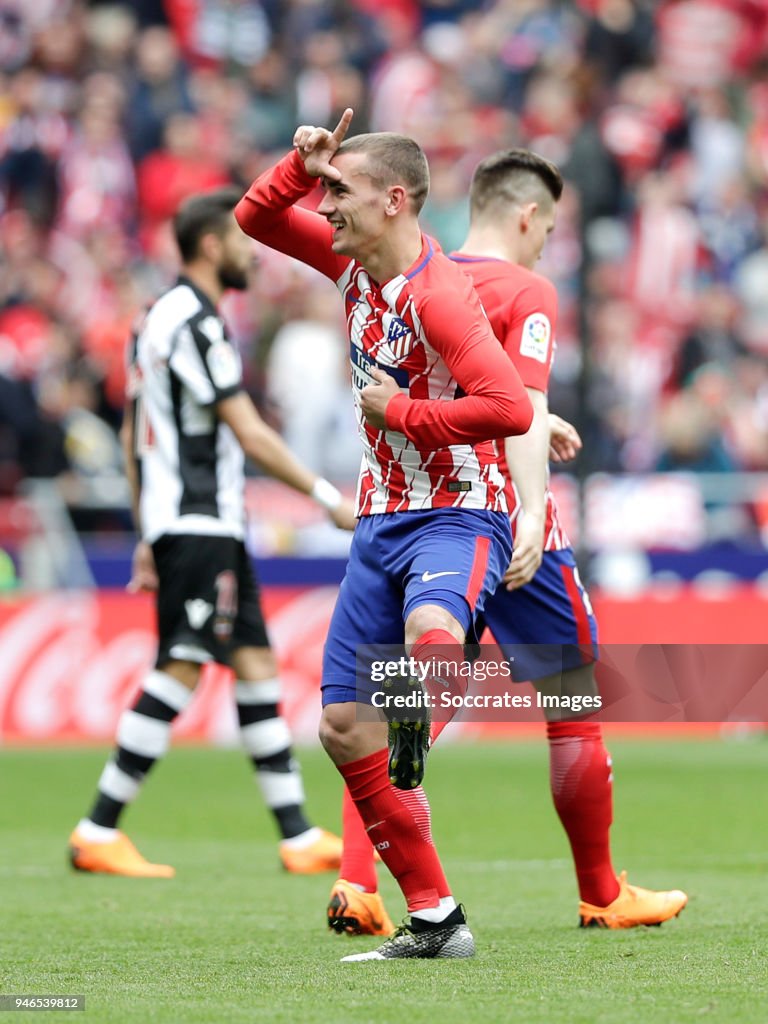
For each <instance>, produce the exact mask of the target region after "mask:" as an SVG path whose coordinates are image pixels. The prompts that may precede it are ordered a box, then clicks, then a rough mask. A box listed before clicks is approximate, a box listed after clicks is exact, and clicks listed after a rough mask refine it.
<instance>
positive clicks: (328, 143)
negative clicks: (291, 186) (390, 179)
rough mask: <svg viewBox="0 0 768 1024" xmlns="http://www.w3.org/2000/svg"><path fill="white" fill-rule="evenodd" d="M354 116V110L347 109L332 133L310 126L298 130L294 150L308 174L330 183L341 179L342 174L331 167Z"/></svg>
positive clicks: (303, 126)
mask: <svg viewBox="0 0 768 1024" xmlns="http://www.w3.org/2000/svg"><path fill="white" fill-rule="evenodd" d="M353 115H354V111H353V110H352V108H351V107H347V109H346V110H345V111H344V113H343V114H342V115H341V120H340V121H339V123H338V124H337V125H336V127H335V128H334V129H333V131H332V132H331V131H329V130H328V129H327V128H315V127H314V126H313V125H310V124H303V125H300V127H298V128H297V129H296V132H295V133H294V136H293V148H294V149H295V150H296V151H297V153H298V154H299V156H300V157H301V159H302V160H303V161H304V168H305V170H306V172H307V174H311V175H313V176H314V177H316V178H327V179H328V180H329V181H338V180H339V179H340V178H341V172H340V171H338V170H336V168H335V167H333V166H332V165H331V160H332V159H333V156H334V154H335V153H336V150H337V149H338V148H339V146H340V145H341V144H342V142H343V141H344V136H345V135H346V134H347V129H348V128H349V126H350V124H351V122H352V117H353Z"/></svg>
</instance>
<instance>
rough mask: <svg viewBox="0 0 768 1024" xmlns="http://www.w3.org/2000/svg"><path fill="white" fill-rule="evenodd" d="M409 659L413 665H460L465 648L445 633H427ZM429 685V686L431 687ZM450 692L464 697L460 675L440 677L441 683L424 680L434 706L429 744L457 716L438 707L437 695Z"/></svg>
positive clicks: (453, 711) (414, 647)
mask: <svg viewBox="0 0 768 1024" xmlns="http://www.w3.org/2000/svg"><path fill="white" fill-rule="evenodd" d="M411 657H412V658H415V659H416V661H423V662H425V663H426V662H430V661H434V662H448V663H451V664H456V665H460V664H461V663H462V662H463V661H464V644H462V643H459V641H458V640H457V639H456V637H455V636H454V635H453V634H452V633H449V632H448V630H447V629H428V630H427V632H426V633H422V634H421V636H420V637H418V639H416V640H414V642H413V645H412V646H411ZM430 684H432V685H430ZM444 688H446V689H449V690H450V691H451V693H452V694H454V695H459V696H464V694H465V693H466V689H467V680H466V679H465V678H463V677H462V676H461V675H457V674H453V675H450V676H448V677H447V678H446V677H443V678H442V679H441V680H440V682H434V683H433V681H432V680H430V679H429V678H427V689H428V691H429V693H430V695H431V696H432V698H433V700H434V701H435V702H436V704H435V705H433V711H432V742H433V743H434V742H435V740H436V739H437V737H438V736H439V735H440V733H441V732H442V731H443V729H444V728H445V726H446V724H447V723H448V722H450V720H451V719H452V718H453V716H454V715H455V714H456V708H453V709H451V708H442V707H440V705H439V704H438V703H437V701H438V700H439V694H440V692H441V691H442V690H443V689H444Z"/></svg>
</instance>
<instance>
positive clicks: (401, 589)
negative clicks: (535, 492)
mask: <svg viewBox="0 0 768 1024" xmlns="http://www.w3.org/2000/svg"><path fill="white" fill-rule="evenodd" d="M511 555H512V540H511V534H510V529H509V518H508V516H507V515H506V514H505V513H503V512H489V511H484V510H474V509H456V508H440V509H428V510H425V511H420V512H388V513H383V514H380V515H372V516H363V517H362V518H361V519H360V521H359V522H358V524H357V527H356V529H355V533H354V536H353V539H352V547H351V549H350V554H349V562H348V564H347V571H346V575H345V576H344V579H343V580H342V583H341V587H340V589H339V596H338V598H337V600H336V607H335V608H334V612H333V615H332V617H331V623H330V627H329V630H328V638H327V640H326V643H325V649H324V651H323V682H322V688H323V704H324V705H325V704H340V703H345V702H347V701H354V700H359V699H363V700H365V695H364V694H363V695H361V694H360V693H359V692H358V690H357V689H356V681H358V682H360V681H361V680H360V669H359V665H358V653H359V651H360V650H361V648H366V649H370V647H371V645H385V646H386V647H400V648H402V645H403V643H404V639H405V620H406V619H407V618H408V616H409V615H410V613H411V612H412V611H413V610H414V608H418V607H419V606H420V605H424V604H436V605H440V606H441V607H443V608H445V609H446V610H447V611H449V612H450V613H451V615H453V616H454V617H455V618H456V619H457V620H458V621H459V622H460V623H461V624H462V626H463V627H464V630H465V632H466V633H467V634H469V635H470V636H474V633H473V627H474V622H475V618H476V616H477V615H478V614H479V613H481V612H482V610H483V606H484V604H485V600H486V598H487V597H488V595H489V594H492V593H493V592H494V590H495V589H496V587H497V586H498V584H499V582H500V581H501V578H502V576H503V575H504V572H505V570H506V568H507V566H508V565H509V560H510V558H511ZM362 682H364V681H362Z"/></svg>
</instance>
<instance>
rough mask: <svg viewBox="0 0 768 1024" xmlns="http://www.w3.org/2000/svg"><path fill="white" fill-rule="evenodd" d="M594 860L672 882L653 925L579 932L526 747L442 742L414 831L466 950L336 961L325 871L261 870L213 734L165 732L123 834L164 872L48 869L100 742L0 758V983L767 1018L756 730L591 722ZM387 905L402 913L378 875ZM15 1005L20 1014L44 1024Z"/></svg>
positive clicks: (536, 1012)
mask: <svg viewBox="0 0 768 1024" xmlns="http://www.w3.org/2000/svg"><path fill="white" fill-rule="evenodd" d="M609 747H610V749H611V752H612V754H613V758H614V766H615V774H616V790H615V798H616V799H615V804H616V815H615V816H616V821H615V824H614V829H613V839H614V854H615V864H616V868H617V870H619V869H621V868H627V869H628V871H629V875H630V881H632V880H634V881H636V882H637V883H639V884H641V885H647V886H653V887H656V888H665V887H666V888H683V889H686V890H687V891H688V892H689V894H690V902H689V904H688V907H687V909H686V910H685V911H684V913H683V914H682V915H681V916H680V917H679V918H678V919H676V920H674V921H671V922H668V923H667V924H665V925H664V926H663V927H661V928H648V929H635V930H632V931H626V932H609V931H602V930H596V929H586V930H580V929H578V928H577V927H576V922H577V897H576V887H575V882H574V877H573V869H572V866H571V862H570V858H569V854H568V849H567V844H566V840H565V837H564V834H563V833H562V830H561V828H560V825H559V822H558V821H557V818H556V816H555V813H554V810H553V808H552V804H551V800H550V796H549V790H548V782H547V754H546V747H545V744H544V742H543V740H542V742H531V741H528V742H518V743H510V744H507V745H483V746H463V745H453V746H451V745H445V746H444V747H443V749H442V750H441V749H440V748H439V747H438V748H437V749H436V750H435V752H434V754H433V756H432V758H431V761H430V764H429V769H428V779H427V782H428V786H427V788H428V791H429V794H430V797H431V801H432V807H433V818H434V833H435V838H436V841H437V844H438V848H439V849H440V851H441V854H442V856H443V859H444V862H445V866H446V869H447V872H448V875H449V878H450V879H451V880H452V883H453V887H454V891H455V893H456V895H457V897H458V898H459V899H461V900H462V901H463V902H464V903H465V905H466V907H467V912H468V917H469V921H470V924H471V926H472V928H473V931H474V933H475V937H476V940H477V944H478V955H477V957H476V958H475V959H474V960H469V961H437V962H435V961H431V962H430V961H420V962H394V963H362V964H341V963H339V962H338V961H339V957H341V956H342V955H344V954H345V953H347V952H351V951H355V950H362V949H367V948H369V947H370V946H371V945H373V944H375V940H371V939H365V938H356V939H352V938H348V937H347V936H336V935H332V934H331V933H329V932H328V931H327V929H326V928H325V924H324V911H325V904H326V900H327V895H328V889H329V886H330V883H331V881H332V880H333V879H332V877H331V876H322V875H320V876H318V875H315V876H308V877H307V876H304V877H298V876H291V875H287V874H285V873H284V872H282V871H281V870H280V869H279V868H278V864H277V855H276V845H275V837H274V835H273V832H272V825H271V822H270V820H269V819H268V817H267V814H266V812H265V811H264V809H263V806H262V804H261V800H260V797H259V795H258V791H257V790H256V787H255V783H254V782H253V781H252V777H251V774H250V771H249V768H248V766H247V764H246V762H245V760H244V758H243V757H242V756H241V755H240V754H239V753H238V752H237V751H222V750H208V749H199V748H188V747H187V748H178V749H174V750H172V751H171V754H170V755H169V756H168V758H167V759H166V761H165V762H164V763H163V764H162V765H161V766H160V767H158V769H157V771H156V774H155V775H154V776H153V777H150V779H149V780H148V782H147V785H146V788H145V791H144V793H143V794H142V797H141V799H140V800H139V801H138V803H137V805H136V806H135V807H134V808H133V809H131V810H130V811H129V812H128V814H127V815H126V819H125V829H126V831H127V832H128V834H129V835H130V836H131V837H132V838H133V839H134V840H135V841H136V843H137V845H138V846H139V848H140V849H141V850H142V852H143V853H144V854H145V855H146V856H148V857H149V858H150V859H154V860H158V861H164V862H165V861H167V862H170V863H172V864H174V865H175V866H176V868H177V877H176V878H175V879H174V880H173V881H156V880H132V879H122V878H110V877H106V876H88V875H83V874H75V873H73V872H71V870H70V869H69V867H68V864H67V861H66V858H65V847H66V840H67V836H68V833H69V831H70V830H71V828H72V826H73V824H74V822H75V821H76V819H77V818H78V817H80V816H81V814H82V813H83V812H84V811H85V810H86V808H87V805H88V803H89V801H90V799H91V795H92V792H93V789H94V784H95V780H96V778H97V775H98V773H99V771H100V769H101V765H102V763H103V760H104V754H105V752H104V751H101V750H83V749H72V750H49V749H46V750H5V751H2V752H0V850H1V851H2V853H1V855H0V919H1V920H2V929H0V978H1V979H2V981H1V982H0V992H2V993H18V994H38V995H51V994H72V995H74V994H77V995H85V997H86V1010H85V1013H83V1014H82V1015H79V1014H78V1015H76V1016H75V1020H84V1021H91V1022H93V1024H112V1022H114V1024H118V1022H124V1021H131V1022H134V1021H135V1022H145V1021H146V1022H154V1021H157V1022H163V1024H166V1022H168V1024H192V1022H217V1024H218V1022H220V1024H228V1022H240V1021H242V1022H252V1021H274V1022H290V1024H294V1022H296V1024H299V1022H309V1024H311V1022H320V1021H322V1022H331V1021H333V1022H339V1021H341V1022H356V1024H389V1022H398V1024H399V1022H402V1024H418V1022H422V1021H423V1022H426V1021H429V1022H430V1024H432V1022H440V1024H452V1022H457V1024H458V1022H461V1024H475V1022H481V1021H482V1022H489V1024H494V1022H497V1021H512V1020H514V1021H520V1022H523V1024H528V1022H542V1024H543V1022H547V1024H551V1022H555V1024H557V1022H561V1021H562V1022H584V1024H599V1022H606V1024H608V1022H611V1024H613V1022H633V1024H634V1022H638V1021H663V1022H675V1024H679V1022H689V1021H690V1022H694V1021H695V1022H712V1021H718V1022H720V1021H722V1022H728V1024H734V1022H736V1024H753V1022H754V1024H758V1022H759V1024H764V1022H766V1021H768V923H767V920H766V919H767V918H768V799H766V797H767V796H768V766H767V764H766V762H768V741H766V740H765V739H752V740H749V741H744V742H737V741H726V742H721V741H711V740H707V741H686V742H653V743H651V742H643V741H634V740H633V741H629V740H621V741H619V740H618V739H617V740H611V741H610V742H609ZM302 760H303V764H304V770H305V778H306V783H307V788H308V791H309V798H310V807H311V810H312V813H313V815H314V817H315V819H316V820H317V822H318V823H320V824H323V825H326V826H327V827H331V828H337V827H338V821H339V796H340V794H339V783H338V780H337V777H336V775H335V772H334V771H333V769H332V768H331V767H330V766H329V765H328V764H327V763H326V760H325V757H324V755H323V754H322V753H321V752H320V751H318V750H311V751H306V752H304V754H303V755H302ZM380 874H381V877H382V881H381V888H382V891H383V893H384V895H385V899H386V902H387V906H388V909H389V911H390V913H391V915H392V917H393V918H395V919H397V918H399V917H400V916H402V914H403V908H402V902H401V899H400V897H399V894H398V892H397V889H396V887H395V886H394V885H393V883H392V881H391V879H390V878H389V877H388V876H386V872H385V871H384V870H383V869H382V870H381V871H380ZM60 1017H61V1014H60V1013H56V1012H47V1013H45V1014H43V1013H35V1012H28V1013H26V1014H25V1016H24V1017H23V1018H22V1019H25V1020H27V1019H30V1020H46V1021H51V1020H52V1019H60Z"/></svg>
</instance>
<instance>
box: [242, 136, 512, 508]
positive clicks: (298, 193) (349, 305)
mask: <svg viewBox="0 0 768 1024" xmlns="http://www.w3.org/2000/svg"><path fill="white" fill-rule="evenodd" d="M316 184H317V179H316V178H314V177H311V176H310V175H308V174H307V173H306V171H305V170H304V165H303V163H302V161H301V159H300V158H299V156H298V155H297V154H296V153H291V154H290V155H289V156H287V157H285V158H284V159H283V160H282V161H280V163H279V164H277V165H276V166H275V167H273V168H272V169H271V170H269V171H267V172H266V173H265V174H263V175H262V176H261V177H260V178H258V179H257V180H256V181H255V182H254V183H253V185H252V186H251V188H250V189H249V190H248V192H247V193H246V195H245V196H244V197H243V199H242V200H241V201H240V203H239V204H238V206H237V208H236V210H235V216H236V218H237V220H238V222H239V224H240V226H241V227H242V229H243V230H244V231H245V232H246V233H247V234H249V235H251V236H252V237H253V238H257V239H258V240H259V241H261V242H264V243H265V244H266V245H269V246H270V247H271V248H274V249H279V250H280V251H281V252H284V253H287V254H288V255H289V256H293V257H295V258H297V259H300V260H302V261H303V262H304V263H308V264H309V265H310V266H313V267H315V268H316V269H317V270H319V271H320V272H321V273H323V274H325V275H326V276H327V277H330V278H331V279H332V280H333V281H335V283H336V285H337V287H338V289H339V291H340V292H341V295H342V297H343V299H344V304H345V310H346V317H347V329H348V333H349V340H350V361H351V366H352V390H353V394H354V399H355V408H356V411H357V421H358V429H359V432H360V437H361V438H362V441H363V461H362V467H361V473H360V480H359V486H358V493H357V510H358V514H359V515H372V514H376V513H380V512H406V511H413V510H421V509H430V508H441V507H461V508H471V509H490V510H496V511H506V510H507V504H506V500H505V495H504V478H503V476H502V473H501V471H500V469H499V466H498V458H499V451H498V445H497V442H496V441H495V440H493V438H498V437H500V436H502V435H504V436H506V435H509V434H516V433H522V432H524V431H526V430H527V429H528V427H529V426H530V421H531V406H530V401H529V399H528V396H527V394H526V392H525V388H524V387H523V385H522V382H521V380H520V376H519V374H518V373H517V371H516V370H515V369H514V367H513V366H512V364H511V363H510V361H509V360H508V359H506V358H505V357H504V354H503V353H502V352H501V351H500V350H499V346H498V344H497V342H496V340H495V338H494V336H493V333H492V331H491V328H490V325H489V323H488V320H487V318H486V316H485V315H484V313H483V310H482V307H481V306H480V303H479V300H478V298H477V295H476V293H475V291H474V289H473V287H472V284H471V282H470V280H469V278H468V277H467V276H466V275H465V274H463V273H462V271H461V270H460V268H458V267H457V266H456V265H455V264H454V263H453V262H452V261H451V260H449V259H448V257H447V256H446V255H445V254H444V253H442V252H441V251H440V250H439V248H438V247H437V246H436V244H435V243H434V242H432V240H431V239H429V238H428V237H426V236H423V237H422V251H421V253H420V255H419V257H418V259H417V260H416V261H415V263H414V264H413V265H412V266H411V267H410V268H408V270H407V271H405V272H404V273H402V274H399V275H398V276H397V277H394V278H392V279H391V280H389V281H387V282H385V283H384V284H379V283H378V282H376V281H374V280H373V279H372V278H370V277H369V276H368V274H367V273H366V271H365V269H364V268H363V267H362V265H361V264H360V263H358V262H357V261H356V260H352V259H350V258H349V257H346V256H338V255H336V254H335V253H334V252H333V251H332V249H331V240H332V228H331V226H330V225H329V224H328V222H327V221H326V219H325V218H324V217H322V216H320V215H319V214H317V213H314V212H312V211H310V210H307V209H304V208H303V207H300V206H296V205H294V204H295V203H296V201H297V200H298V199H300V198H301V197H302V196H305V195H307V193H309V192H310V191H311V190H312V189H313V188H314V187H315V185H316ZM375 367H378V368H381V369H383V370H385V371H386V372H387V373H389V374H390V375H391V376H392V377H394V379H395V381H396V382H397V384H398V385H399V387H400V389H401V392H400V394H398V395H396V396H395V397H394V398H392V399H391V400H390V401H389V403H388V405H387V409H386V415H385V420H386V429H384V430H379V429H377V428H375V427H372V426H371V425H370V424H369V423H368V422H367V421H366V420H365V418H364V416H363V414H362V411H361V408H360V393H361V391H362V389H363V388H364V387H366V386H367V385H368V384H371V383H375V379H374V377H373V376H372V371H373V369H374V368H375ZM307 386H308V387H311V386H312V379H311V374H309V373H308V374H307ZM488 439H491V440H488Z"/></svg>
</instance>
